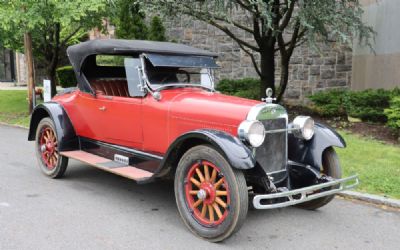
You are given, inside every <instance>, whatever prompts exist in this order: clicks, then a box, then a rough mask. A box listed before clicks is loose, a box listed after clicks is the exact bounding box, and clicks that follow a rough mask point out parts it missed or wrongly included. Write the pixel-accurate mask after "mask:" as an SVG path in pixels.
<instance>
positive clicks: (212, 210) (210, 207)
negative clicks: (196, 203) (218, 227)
mask: <svg viewBox="0 0 400 250" xmlns="http://www.w3.org/2000/svg"><path fill="white" fill-rule="evenodd" d="M207 206H208V216H209V217H210V222H214V209H213V207H212V206H211V205H207Z"/></svg>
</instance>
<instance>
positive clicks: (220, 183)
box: [214, 177, 224, 189]
mask: <svg viewBox="0 0 400 250" xmlns="http://www.w3.org/2000/svg"><path fill="white" fill-rule="evenodd" d="M222 183H224V177H222V178H221V179H219V181H217V183H215V184H214V188H215V189H218V188H219V186H221V185H222Z"/></svg>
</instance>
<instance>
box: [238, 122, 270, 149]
mask: <svg viewBox="0 0 400 250" xmlns="http://www.w3.org/2000/svg"><path fill="white" fill-rule="evenodd" d="M238 135H239V138H240V139H241V140H244V141H246V142H248V143H249V144H250V145H251V146H253V147H255V148H257V147H259V146H261V145H262V144H263V142H264V139H265V129H264V125H263V124H262V123H261V122H259V121H247V120H246V121H243V122H242V123H241V124H240V126H239V129H238Z"/></svg>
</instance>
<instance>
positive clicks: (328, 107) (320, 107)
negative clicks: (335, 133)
mask: <svg viewBox="0 0 400 250" xmlns="http://www.w3.org/2000/svg"><path fill="white" fill-rule="evenodd" d="M347 93H348V91H346V90H331V91H321V92H317V93H315V94H313V95H311V96H309V99H310V100H311V101H312V102H313V103H314V105H313V106H312V107H311V109H312V110H313V111H315V112H317V113H318V114H319V115H321V116H324V117H344V116H347V113H346V109H345V105H344V101H345V98H346V95H347Z"/></svg>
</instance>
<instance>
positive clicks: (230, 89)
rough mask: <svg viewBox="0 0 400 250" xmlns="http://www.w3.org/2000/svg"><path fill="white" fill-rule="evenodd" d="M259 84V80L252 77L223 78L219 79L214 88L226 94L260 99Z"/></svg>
mask: <svg viewBox="0 0 400 250" xmlns="http://www.w3.org/2000/svg"><path fill="white" fill-rule="evenodd" d="M260 84H261V82H260V80H259V79H254V78H243V79H239V80H231V79H223V80H221V81H219V83H218V84H217V87H216V89H217V90H218V91H220V92H221V93H223V94H226V95H233V96H239V97H243V98H247V99H254V100H261V97H260Z"/></svg>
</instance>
